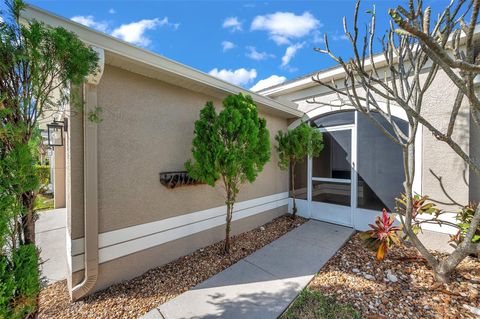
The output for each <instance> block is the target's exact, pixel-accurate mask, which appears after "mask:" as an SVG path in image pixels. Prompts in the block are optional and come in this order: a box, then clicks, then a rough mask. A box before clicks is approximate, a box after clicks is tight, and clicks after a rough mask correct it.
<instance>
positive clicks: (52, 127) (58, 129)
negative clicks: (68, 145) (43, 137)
mask: <svg viewBox="0 0 480 319" xmlns="http://www.w3.org/2000/svg"><path fill="white" fill-rule="evenodd" d="M63 131H65V132H67V131H68V121H67V119H66V118H64V119H63V121H57V120H53V122H52V123H50V124H47V133H48V146H63Z"/></svg>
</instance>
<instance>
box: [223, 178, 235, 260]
mask: <svg viewBox="0 0 480 319" xmlns="http://www.w3.org/2000/svg"><path fill="white" fill-rule="evenodd" d="M226 190H227V201H226V202H225V203H226V204H227V217H226V225H225V246H224V248H223V252H224V253H225V254H229V253H230V230H231V227H232V226H231V224H232V217H233V204H234V203H235V198H234V195H233V191H232V188H231V187H230V186H227V187H226Z"/></svg>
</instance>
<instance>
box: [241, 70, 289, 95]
mask: <svg viewBox="0 0 480 319" xmlns="http://www.w3.org/2000/svg"><path fill="white" fill-rule="evenodd" d="M286 80H287V78H286V77H284V76H278V75H275V74H274V75H271V76H269V77H268V78H266V79H263V80H260V81H258V82H257V83H256V84H255V85H254V86H252V87H251V88H250V91H253V92H258V91H261V90H263V89H265V88H268V87H271V86H274V85H277V84H280V83H283V82H285V81H286Z"/></svg>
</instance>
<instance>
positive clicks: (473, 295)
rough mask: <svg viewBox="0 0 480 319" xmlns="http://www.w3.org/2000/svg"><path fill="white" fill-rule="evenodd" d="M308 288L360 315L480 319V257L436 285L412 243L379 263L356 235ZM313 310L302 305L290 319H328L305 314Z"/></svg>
mask: <svg viewBox="0 0 480 319" xmlns="http://www.w3.org/2000/svg"><path fill="white" fill-rule="evenodd" d="M437 286H438V285H437ZM308 289H309V290H310V291H317V292H320V293H321V294H323V295H326V296H331V297H334V298H335V300H336V301H337V302H339V303H340V304H345V305H350V306H352V308H353V309H355V310H357V311H358V312H359V313H361V315H362V318H372V319H373V318H377V319H379V318H390V319H393V318H442V319H443V318H446V319H449V318H451V319H453V318H480V297H479V289H480V261H479V260H478V259H476V258H470V257H469V258H467V259H466V260H465V261H463V262H462V263H461V264H460V266H459V268H458V270H457V271H456V273H455V274H454V276H453V277H452V282H451V283H450V284H448V285H447V286H441V287H436V285H435V281H434V277H433V273H432V272H431V271H430V270H429V268H428V267H427V264H426V262H425V261H424V260H423V259H422V258H420V257H419V255H418V254H417V251H416V250H415V249H414V248H407V247H394V248H393V249H392V250H391V251H390V252H389V253H388V254H387V257H386V258H385V260H384V261H383V262H378V261H376V259H375V256H374V253H373V252H371V251H369V250H367V249H366V248H365V246H364V245H363V243H362V241H361V240H360V239H359V238H358V235H355V236H353V237H352V238H351V239H350V241H349V242H348V243H347V244H345V246H344V247H343V248H342V249H341V250H340V251H338V252H337V254H336V255H335V256H334V257H333V258H332V259H331V260H330V261H329V262H328V263H327V264H326V265H325V267H324V268H322V270H321V271H320V272H319V273H318V274H317V276H316V277H315V278H314V279H313V280H312V282H311V283H310V284H309V286H308ZM310 304H312V303H310ZM305 307H308V304H307V306H305ZM295 310H297V309H295ZM312 313H313V312H312V311H311V309H310V310H308V309H299V310H298V311H295V315H294V316H289V318H302V319H306V318H309V319H310V318H324V317H315V316H314V317H312V316H311V315H307V316H304V314H312ZM346 318H350V317H348V316H347V317H346Z"/></svg>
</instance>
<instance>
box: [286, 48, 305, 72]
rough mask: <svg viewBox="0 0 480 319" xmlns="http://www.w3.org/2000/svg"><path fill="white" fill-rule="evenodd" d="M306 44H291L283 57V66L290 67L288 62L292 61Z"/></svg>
mask: <svg viewBox="0 0 480 319" xmlns="http://www.w3.org/2000/svg"><path fill="white" fill-rule="evenodd" d="M304 45H305V42H302V43H295V44H292V45H291V46H289V47H288V48H287V50H285V54H284V55H283V57H282V64H281V67H283V68H288V64H289V63H290V61H291V60H292V59H293V58H294V57H295V55H296V54H297V51H298V50H300V49H301V48H303V46H304Z"/></svg>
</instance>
